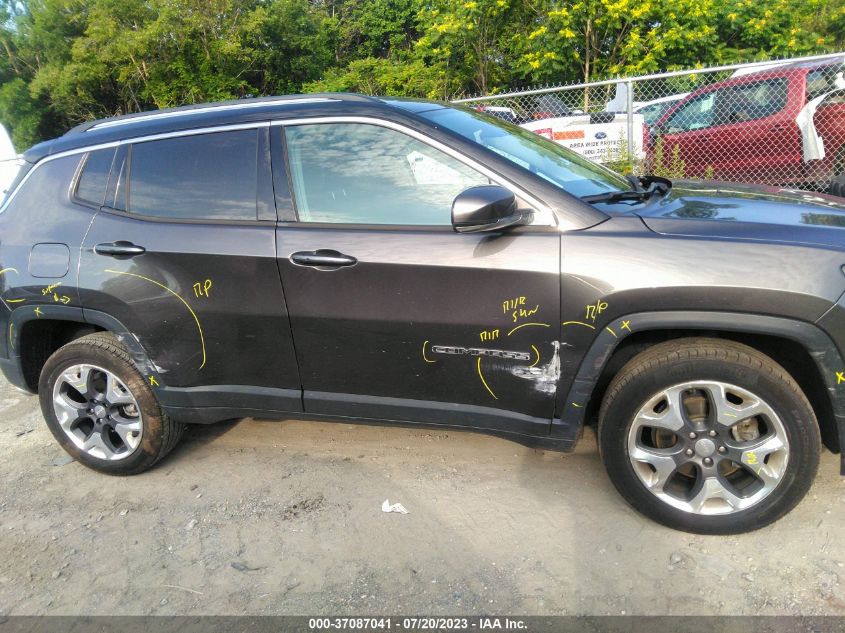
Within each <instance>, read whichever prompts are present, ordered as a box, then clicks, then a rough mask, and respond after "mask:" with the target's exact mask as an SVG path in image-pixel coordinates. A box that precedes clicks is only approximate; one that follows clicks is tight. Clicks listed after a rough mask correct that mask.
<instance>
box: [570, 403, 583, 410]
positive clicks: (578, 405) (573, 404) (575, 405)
mask: <svg viewBox="0 0 845 633" xmlns="http://www.w3.org/2000/svg"><path fill="white" fill-rule="evenodd" d="M572 406H573V407H578V408H579V409H583V408H584V407H583V406H582V405H580V404H578V403H577V402H573V403H572Z"/></svg>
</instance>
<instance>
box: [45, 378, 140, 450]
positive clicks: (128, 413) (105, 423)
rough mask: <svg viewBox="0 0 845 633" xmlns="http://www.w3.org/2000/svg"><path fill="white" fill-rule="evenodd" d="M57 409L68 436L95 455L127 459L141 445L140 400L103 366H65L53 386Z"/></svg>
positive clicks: (77, 445)
mask: <svg viewBox="0 0 845 633" xmlns="http://www.w3.org/2000/svg"><path fill="white" fill-rule="evenodd" d="M53 409H54V411H55V413H56V418H57V419H58V421H59V425H60V426H61V428H62V430H63V431H64V432H65V434H66V435H67V436H68V438H70V440H71V441H72V442H73V443H74V444H75V445H76V447H77V448H78V449H79V450H81V451H84V452H86V453H88V454H89V455H91V456H92V457H97V458H99V459H104V460H108V461H117V460H121V459H126V458H127V457H129V456H130V455H132V454H133V453H134V452H135V450H136V449H137V448H138V446H140V444H141V435H142V432H143V420H142V417H141V410H140V407H139V406H138V402H137V401H136V400H135V397H134V396H133V395H132V393H131V392H130V391H129V389H128V388H127V387H126V385H125V384H124V383H123V382H122V381H121V380H120V379H119V378H118V377H117V376H115V375H114V374H113V373H111V372H110V371H108V370H105V369H103V368H101V367H97V366H95V365H88V364H79V365H72V366H70V367H68V368H67V369H65V370H64V371H63V372H62V373H61V374H60V375H59V378H58V380H57V381H56V384H55V385H54V387H53Z"/></svg>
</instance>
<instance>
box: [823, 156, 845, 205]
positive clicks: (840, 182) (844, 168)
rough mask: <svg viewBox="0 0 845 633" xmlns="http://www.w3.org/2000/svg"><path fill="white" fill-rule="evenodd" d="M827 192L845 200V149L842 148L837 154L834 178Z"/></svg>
mask: <svg viewBox="0 0 845 633" xmlns="http://www.w3.org/2000/svg"><path fill="white" fill-rule="evenodd" d="M827 192H828V193H829V194H830V195H832V196H839V197H840V198H845V147H843V148H840V150H839V151H838V152H837V154H836V162H835V164H834V166H833V176H832V177H831V179H830V183H829V184H828V187H827Z"/></svg>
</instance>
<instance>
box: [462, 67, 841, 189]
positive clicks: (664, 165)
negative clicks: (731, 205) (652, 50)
mask: <svg viewBox="0 0 845 633" xmlns="http://www.w3.org/2000/svg"><path fill="white" fill-rule="evenodd" d="M843 71H845V53H835V54H829V55H818V56H812V57H801V58H793V59H783V60H777V61H771V62H758V63H753V64H736V65H730V66H719V67H712V68H697V69H694V70H684V71H675V72H667V73H662V74H655V75H646V76H639V77H629V78H621V79H612V80H607V81H597V82H592V83H582V84H573V85H566V86H560V87H555V88H542V89H537V90H525V91H521V92H511V93H506V94H497V95H487V96H481V97H473V98H468V99H458V100H456V101H455V103H462V104H464V105H467V106H469V107H472V108H475V109H477V110H480V111H484V112H487V113H488V114H491V115H493V116H497V117H500V118H502V119H504V120H506V121H510V122H511V123H515V124H517V125H521V126H522V127H525V128H527V129H529V130H532V131H533V132H535V133H537V134H541V135H543V136H545V137H547V138H549V139H551V140H553V141H555V142H557V143H560V144H561V145H564V146H566V147H568V148H570V149H572V150H574V151H576V152H578V153H580V154H583V155H584V156H586V157H588V158H590V159H592V160H595V161H598V162H601V163H604V164H605V165H607V166H609V167H611V168H613V169H615V170H617V171H620V172H623V173H635V174H640V175H645V174H653V175H658V176H665V177H668V178H700V179H707V180H721V181H733V182H744V183H754V184H763V185H777V186H789V187H796V188H803V189H811V190H815V191H830V192H831V193H834V194H836V195H843V196H845V78H843Z"/></svg>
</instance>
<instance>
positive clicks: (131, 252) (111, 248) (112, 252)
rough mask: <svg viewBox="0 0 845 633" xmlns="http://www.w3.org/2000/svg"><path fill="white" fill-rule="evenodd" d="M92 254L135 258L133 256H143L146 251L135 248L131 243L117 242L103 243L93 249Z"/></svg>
mask: <svg viewBox="0 0 845 633" xmlns="http://www.w3.org/2000/svg"><path fill="white" fill-rule="evenodd" d="M94 252H95V253H97V255H108V256H110V257H118V258H122V257H135V255H143V254H144V253H146V252H147V249H146V248H144V247H143V246H136V245H135V244H133V243H132V242H125V241H123V240H119V241H117V242H103V243H102V244H97V245H96V246H95V247H94Z"/></svg>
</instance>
